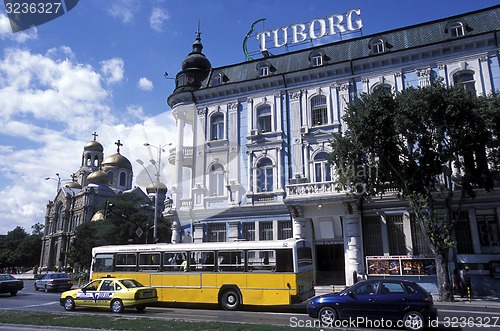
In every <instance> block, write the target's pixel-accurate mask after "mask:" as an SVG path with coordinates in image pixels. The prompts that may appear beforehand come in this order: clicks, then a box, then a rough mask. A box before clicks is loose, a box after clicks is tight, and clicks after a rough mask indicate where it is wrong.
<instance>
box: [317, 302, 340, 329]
mask: <svg viewBox="0 0 500 331" xmlns="http://www.w3.org/2000/svg"><path fill="white" fill-rule="evenodd" d="M318 318H319V321H320V322H321V325H323V326H328V327H331V326H334V323H335V321H336V320H337V312H336V311H335V309H333V308H332V307H323V308H321V310H320V311H319V313H318Z"/></svg>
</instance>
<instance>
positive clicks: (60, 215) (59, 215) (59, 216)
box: [57, 205, 64, 231]
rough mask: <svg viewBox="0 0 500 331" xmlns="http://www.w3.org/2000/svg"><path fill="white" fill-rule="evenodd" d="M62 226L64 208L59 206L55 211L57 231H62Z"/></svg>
mask: <svg viewBox="0 0 500 331" xmlns="http://www.w3.org/2000/svg"><path fill="white" fill-rule="evenodd" d="M63 226H64V207H63V206H62V205H61V206H59V209H58V210H57V231H62V230H63Z"/></svg>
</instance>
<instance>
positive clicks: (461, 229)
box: [455, 211, 474, 254]
mask: <svg viewBox="0 0 500 331" xmlns="http://www.w3.org/2000/svg"><path fill="white" fill-rule="evenodd" d="M455 217H456V216H455ZM470 232H471V229H470V222H469V218H468V212H465V211H464V212H462V215H461V216H459V217H457V223H456V225H455V237H456V240H457V253H458V254H473V253H474V247H473V246H472V238H471V234H470Z"/></svg>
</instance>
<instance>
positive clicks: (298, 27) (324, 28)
mask: <svg viewBox="0 0 500 331" xmlns="http://www.w3.org/2000/svg"><path fill="white" fill-rule="evenodd" d="M360 14H361V11H360V9H359V8H356V9H351V10H349V11H348V12H347V13H346V14H333V15H330V16H327V17H326V18H324V19H323V18H316V19H313V20H312V21H310V22H309V23H297V24H292V25H290V26H284V27H281V28H279V29H273V30H267V31H263V32H258V33H257V34H256V38H257V40H258V41H259V44H260V51H261V52H264V51H266V50H267V43H268V42H270V39H271V38H272V41H273V46H274V47H282V46H285V45H288V44H290V43H291V44H297V43H300V42H303V41H306V40H307V39H308V37H309V38H310V39H311V40H314V39H319V38H322V37H325V36H331V35H335V34H336V33H337V32H340V33H344V32H347V31H356V30H360V29H361V28H362V27H363V22H362V21H361V18H360V17H359V15H360ZM252 29H253V26H252ZM268 38H269V39H268Z"/></svg>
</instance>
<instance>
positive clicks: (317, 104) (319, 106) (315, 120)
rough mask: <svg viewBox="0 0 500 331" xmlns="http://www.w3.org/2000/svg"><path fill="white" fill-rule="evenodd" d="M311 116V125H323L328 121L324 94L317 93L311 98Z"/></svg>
mask: <svg viewBox="0 0 500 331" xmlns="http://www.w3.org/2000/svg"><path fill="white" fill-rule="evenodd" d="M311 116H312V126H318V125H325V124H327V123H328V112H327V108H326V96H324V95H317V96H315V97H313V98H312V99H311Z"/></svg>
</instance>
